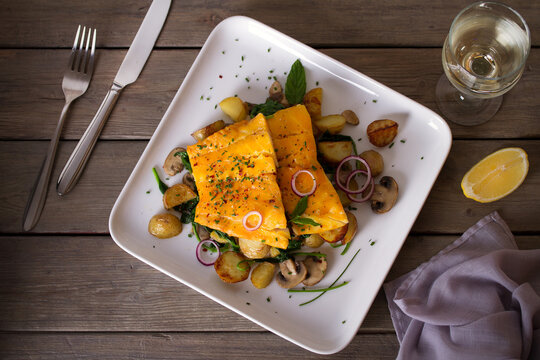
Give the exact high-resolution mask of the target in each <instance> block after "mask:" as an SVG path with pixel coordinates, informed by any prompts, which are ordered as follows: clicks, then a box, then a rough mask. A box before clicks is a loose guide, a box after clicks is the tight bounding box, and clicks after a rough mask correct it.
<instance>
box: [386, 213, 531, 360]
mask: <svg viewBox="0 0 540 360" xmlns="http://www.w3.org/2000/svg"><path fill="white" fill-rule="evenodd" d="M384 291H385V293H386V298H387V300H388V307H389V309H390V314H391V316H392V322H393V323H394V327H395V329H396V333H397V336H398V340H399V342H400V344H401V346H400V349H399V354H398V359H407V360H409V359H430V360H432V359H490V360H491V359H540V296H539V295H540V249H537V250H518V248H517V245H516V243H515V240H514V237H513V235H512V233H511V232H510V229H509V228H508V226H507V225H506V223H505V222H504V221H503V220H502V219H501V217H500V216H499V214H498V213H496V212H494V213H492V214H490V215H488V216H486V217H485V218H483V219H482V220H480V221H479V222H478V223H476V224H475V225H474V226H473V227H471V228H470V229H468V230H467V231H466V232H465V233H464V234H463V236H462V237H460V238H459V239H457V240H456V241H455V242H453V243H452V244H450V245H449V246H447V247H446V248H445V249H444V250H442V251H441V252H439V253H438V254H437V255H435V256H434V257H433V258H431V260H429V261H428V262H426V263H424V264H422V265H420V266H419V267H418V268H416V269H415V270H413V271H412V272H410V273H408V274H405V275H403V276H401V277H399V278H397V279H395V280H393V281H391V282H388V283H386V284H384Z"/></svg>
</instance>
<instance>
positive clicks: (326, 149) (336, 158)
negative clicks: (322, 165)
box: [317, 141, 353, 165]
mask: <svg viewBox="0 0 540 360" xmlns="http://www.w3.org/2000/svg"><path fill="white" fill-rule="evenodd" d="M317 149H318V150H319V152H320V153H321V155H322V157H323V159H324V160H325V161H326V162H328V163H329V164H334V165H337V164H339V163H340V162H341V160H343V159H345V158H346V157H347V156H349V155H351V153H352V151H353V145H352V142H350V141H320V142H319V143H318V144H317Z"/></svg>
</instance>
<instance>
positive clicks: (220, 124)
mask: <svg viewBox="0 0 540 360" xmlns="http://www.w3.org/2000/svg"><path fill="white" fill-rule="evenodd" d="M224 127H225V121H223V120H218V121H216V122H213V123H211V124H210V125H208V126H205V127H203V128H202V129H199V130H197V131H195V132H194V133H193V134H191V136H193V138H194V139H195V140H197V141H201V140H204V139H206V138H207V137H209V136H210V135H212V134H213V133H215V132H216V131H219V130H221V129H223V128H224Z"/></svg>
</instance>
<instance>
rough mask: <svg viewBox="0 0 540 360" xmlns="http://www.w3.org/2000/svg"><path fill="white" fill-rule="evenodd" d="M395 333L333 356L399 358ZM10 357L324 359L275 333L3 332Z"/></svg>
mask: <svg viewBox="0 0 540 360" xmlns="http://www.w3.org/2000/svg"><path fill="white" fill-rule="evenodd" d="M398 349H399V344H398V341H397V338H396V335H394V334H370V335H357V336H356V337H355V338H354V339H353V341H352V342H351V343H350V344H349V346H348V347H346V348H345V349H344V350H342V351H341V352H339V353H337V354H333V355H331V358H332V359H353V358H354V359H370V360H373V359H395V357H396V355H397V352H398ZM0 357H1V358H2V359H4V360H11V359H21V358H25V359H35V358H39V359H55V360H56V359H58V360H59V359H66V360H67V359H69V360H72V359H79V358H90V359H101V360H108V359H111V360H116V359H175V360H176V359H189V360H195V359H237V360H241V359H246V360H247V359H254V358H259V359H287V360H288V359H323V358H327V356H323V355H317V354H314V353H311V352H309V351H307V350H304V349H302V348H300V347H298V346H296V345H294V344H292V343H290V342H288V341H286V340H283V339H281V338H279V337H278V336H276V335H274V334H271V333H204V334H201V333H141V334H130V333H112V334H111V333H108V334H84V333H68V334H64V333H60V334H32V333H25V334H19V333H15V334H14V333H6V334H0Z"/></svg>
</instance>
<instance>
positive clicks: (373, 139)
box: [367, 119, 398, 147]
mask: <svg viewBox="0 0 540 360" xmlns="http://www.w3.org/2000/svg"><path fill="white" fill-rule="evenodd" d="M397 132H398V123H397V122H395V121H393V120H389V119H382V120H375V121H373V122H372V123H371V124H369V125H368V127H367V136H368V138H369V142H370V143H372V144H373V145H375V146H378V147H384V146H386V145H389V144H390V143H391V142H392V141H393V140H394V138H395V137H396V135H397Z"/></svg>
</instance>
